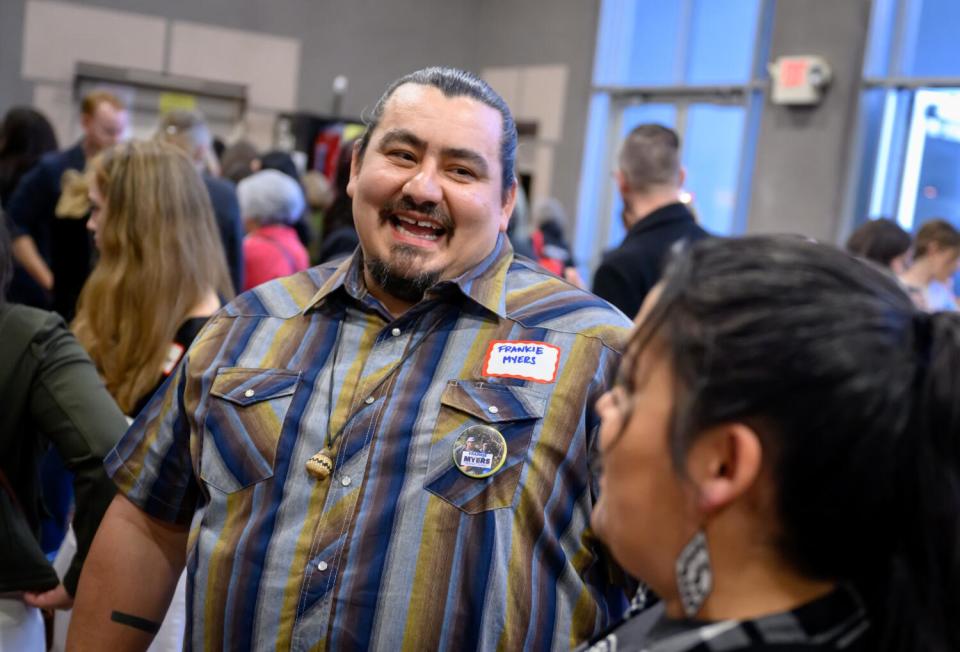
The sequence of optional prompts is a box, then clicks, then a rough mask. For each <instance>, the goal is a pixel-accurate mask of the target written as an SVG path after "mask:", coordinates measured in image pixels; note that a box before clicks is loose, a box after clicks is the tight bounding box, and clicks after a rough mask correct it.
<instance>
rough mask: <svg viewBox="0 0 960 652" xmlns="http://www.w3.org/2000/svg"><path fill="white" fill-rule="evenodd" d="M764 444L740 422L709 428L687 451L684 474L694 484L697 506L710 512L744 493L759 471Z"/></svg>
mask: <svg viewBox="0 0 960 652" xmlns="http://www.w3.org/2000/svg"><path fill="white" fill-rule="evenodd" d="M762 462H763V447H762V446H761V444H760V437H759V436H758V435H757V433H756V432H755V431H754V430H753V429H752V428H750V427H749V426H746V425H744V424H742V423H729V424H724V425H721V426H716V427H714V428H710V429H709V430H708V431H707V432H705V433H703V434H702V435H701V436H700V437H698V438H697V440H696V443H694V444H693V446H692V447H691V448H690V452H689V453H688V454H687V474H688V476H689V478H690V479H691V480H692V482H693V484H694V485H695V486H696V487H697V497H698V505H697V507H698V509H699V510H700V511H701V512H702V513H703V514H704V515H709V514H713V513H714V512H717V511H719V510H721V509H723V508H724V507H726V506H728V505H730V504H731V503H733V502H734V501H736V500H737V499H738V498H740V497H741V496H743V495H744V494H745V493H747V492H748V491H749V490H750V488H751V487H753V485H754V483H755V482H756V481H757V478H758V477H759V475H760V469H761V466H762Z"/></svg>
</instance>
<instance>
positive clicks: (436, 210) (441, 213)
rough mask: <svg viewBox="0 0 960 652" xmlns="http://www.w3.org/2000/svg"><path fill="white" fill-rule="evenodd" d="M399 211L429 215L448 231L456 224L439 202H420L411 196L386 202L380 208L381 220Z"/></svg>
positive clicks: (451, 230)
mask: <svg viewBox="0 0 960 652" xmlns="http://www.w3.org/2000/svg"><path fill="white" fill-rule="evenodd" d="M398 211H409V212H411V213H420V214H421V215H423V216H424V217H427V218H429V219H431V220H433V221H434V222H436V223H437V224H439V225H440V226H442V227H443V228H444V229H445V230H446V231H447V232H448V233H452V232H453V228H454V224H453V218H451V217H450V214H449V213H447V212H446V211H445V210H443V209H442V208H440V205H439V204H436V203H434V202H422V203H420V204H418V203H417V202H415V201H413V200H412V199H411V198H410V197H401V198H399V199H396V200H394V201H391V202H389V203H387V204H384V206H383V208H381V209H380V219H381V221H385V220H387V219H388V218H389V217H390V215H392V214H394V213H396V212H398Z"/></svg>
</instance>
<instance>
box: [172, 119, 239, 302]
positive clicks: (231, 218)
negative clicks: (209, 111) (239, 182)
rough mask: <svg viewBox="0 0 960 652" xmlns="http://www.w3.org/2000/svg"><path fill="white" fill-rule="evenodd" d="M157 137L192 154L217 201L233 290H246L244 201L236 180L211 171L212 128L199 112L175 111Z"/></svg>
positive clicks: (215, 207) (212, 199)
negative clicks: (235, 183) (224, 177)
mask: <svg viewBox="0 0 960 652" xmlns="http://www.w3.org/2000/svg"><path fill="white" fill-rule="evenodd" d="M157 138H159V139H162V140H165V141H167V142H168V143H172V144H173V145H176V146H177V147H179V148H180V149H181V150H183V152H184V153H185V154H186V155H187V156H188V157H190V160H191V161H193V163H194V165H195V166H196V168H197V171H198V172H199V173H200V176H201V177H203V184H204V185H205V186H206V187H207V193H208V194H209V195H210V203H211V204H213V215H214V217H216V219H217V230H218V231H219V232H220V240H221V242H222V244H223V253H224V254H225V255H226V258H227V269H228V271H229V272H230V280H231V281H232V282H233V289H234V291H235V292H237V293H239V292H240V291H241V290H243V225H242V223H241V221H240V204H239V202H238V201H237V189H236V187H234V185H233V183H231V182H230V181H227V180H225V179H219V178H217V177H214V176H213V175H211V174H210V167H211V163H212V162H213V161H214V155H213V139H212V137H211V135H210V128H209V127H208V126H207V123H206V120H204V117H203V115H202V114H201V113H200V112H199V111H186V110H179V109H178V110H174V111H170V112H168V113H166V114H164V116H163V117H162V118H161V119H160V127H159V128H158V130H157Z"/></svg>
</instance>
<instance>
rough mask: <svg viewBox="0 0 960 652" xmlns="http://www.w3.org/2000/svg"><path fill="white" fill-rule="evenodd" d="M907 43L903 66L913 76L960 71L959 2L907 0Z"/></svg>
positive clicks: (944, 74) (950, 0)
mask: <svg viewBox="0 0 960 652" xmlns="http://www.w3.org/2000/svg"><path fill="white" fill-rule="evenodd" d="M908 1H909V2H910V4H911V8H910V9H911V10H910V11H909V12H908V15H909V18H908V21H907V22H908V28H907V33H908V43H907V46H908V47H907V49H906V52H905V57H904V61H903V70H904V73H905V74H907V75H912V76H915V77H949V76H958V75H960V39H958V38H957V26H958V25H960V2H957V0H908Z"/></svg>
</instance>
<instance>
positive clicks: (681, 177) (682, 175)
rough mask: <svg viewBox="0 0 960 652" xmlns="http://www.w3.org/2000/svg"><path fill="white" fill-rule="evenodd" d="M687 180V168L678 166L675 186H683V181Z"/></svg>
mask: <svg viewBox="0 0 960 652" xmlns="http://www.w3.org/2000/svg"><path fill="white" fill-rule="evenodd" d="M686 180H687V168H685V167H683V166H682V165H681V166H680V170H679V172H677V188H683V183H684V182H685V181H686Z"/></svg>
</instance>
